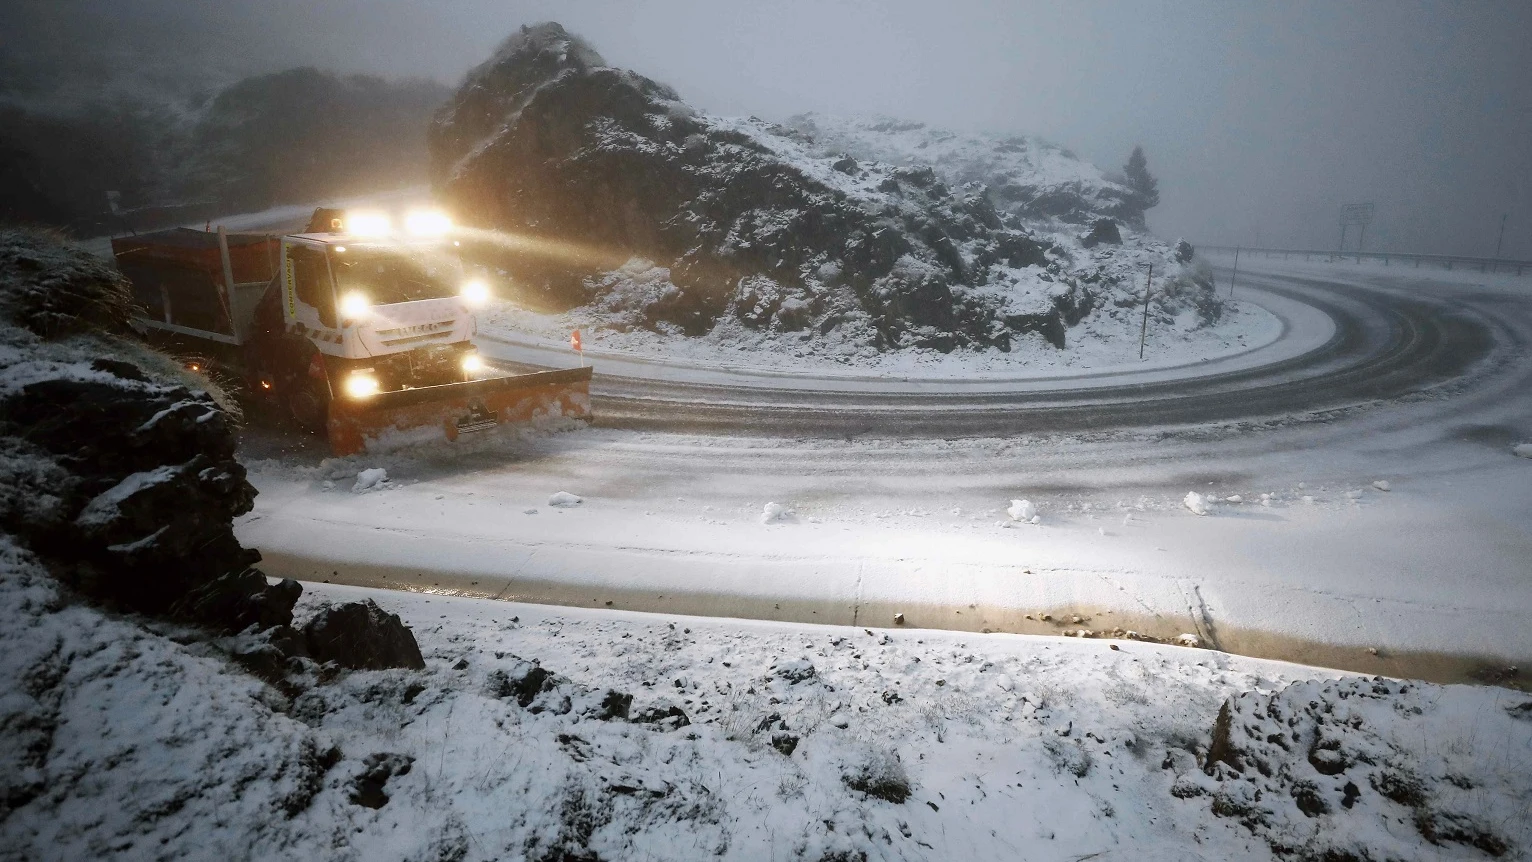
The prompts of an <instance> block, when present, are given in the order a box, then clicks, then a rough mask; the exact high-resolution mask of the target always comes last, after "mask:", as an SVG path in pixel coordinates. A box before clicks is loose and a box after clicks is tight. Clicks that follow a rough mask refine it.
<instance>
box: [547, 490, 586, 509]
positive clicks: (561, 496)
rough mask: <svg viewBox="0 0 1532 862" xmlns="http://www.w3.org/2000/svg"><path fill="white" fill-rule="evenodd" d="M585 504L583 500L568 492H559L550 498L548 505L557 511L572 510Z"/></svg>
mask: <svg viewBox="0 0 1532 862" xmlns="http://www.w3.org/2000/svg"><path fill="white" fill-rule="evenodd" d="M583 502H585V501H584V500H583V499H581V498H580V497H576V496H575V495H574V494H571V493H569V492H568V491H559V492H558V493H556V494H554V495H553V496H551V497H549V498H548V505H550V506H553V507H554V508H556V509H572V508H574V507H575V506H578V505H580V504H581V503H583Z"/></svg>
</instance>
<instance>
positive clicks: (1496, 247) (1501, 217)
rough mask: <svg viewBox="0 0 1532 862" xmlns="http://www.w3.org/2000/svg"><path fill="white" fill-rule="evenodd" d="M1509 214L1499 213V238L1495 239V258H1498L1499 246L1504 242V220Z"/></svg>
mask: <svg viewBox="0 0 1532 862" xmlns="http://www.w3.org/2000/svg"><path fill="white" fill-rule="evenodd" d="M1510 215H1511V214H1510V213H1501V215H1500V238H1499V239H1497V240H1495V259H1496V260H1499V259H1500V246H1501V245H1502V244H1503V243H1504V242H1505V220H1506V218H1508V217H1509V216H1510Z"/></svg>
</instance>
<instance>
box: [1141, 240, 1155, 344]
mask: <svg viewBox="0 0 1532 862" xmlns="http://www.w3.org/2000/svg"><path fill="white" fill-rule="evenodd" d="M1153 283H1154V264H1152V263H1151V264H1149V275H1148V276H1146V277H1145V278H1144V328H1143V330H1142V331H1141V332H1139V334H1138V358H1139V359H1143V358H1144V343H1145V342H1147V341H1148V340H1149V285H1151V284H1153Z"/></svg>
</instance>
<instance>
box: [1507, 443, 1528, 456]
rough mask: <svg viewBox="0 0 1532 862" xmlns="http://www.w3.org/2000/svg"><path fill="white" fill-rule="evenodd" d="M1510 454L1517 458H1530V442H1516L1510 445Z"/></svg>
mask: <svg viewBox="0 0 1532 862" xmlns="http://www.w3.org/2000/svg"><path fill="white" fill-rule="evenodd" d="M1511 454H1512V455H1515V456H1516V457H1518V458H1532V443H1517V444H1516V445H1515V446H1513V447H1511Z"/></svg>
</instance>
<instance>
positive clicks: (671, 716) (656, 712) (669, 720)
mask: <svg viewBox="0 0 1532 862" xmlns="http://www.w3.org/2000/svg"><path fill="white" fill-rule="evenodd" d="M628 720H629V721H631V722H633V723H634V724H652V725H655V726H656V727H659V728H662V729H664V730H677V729H679V728H683V727H686V726H688V725H690V724H691V723H692V722H691V719H690V718H687V717H686V711H685V710H683V709H681V707H679V706H676V705H675V704H670V705H669V706H651V707H649V708H648V709H645V710H643V711H641V712H638V713H635V714H634V715H632V716H630V717H629V719H628Z"/></svg>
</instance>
